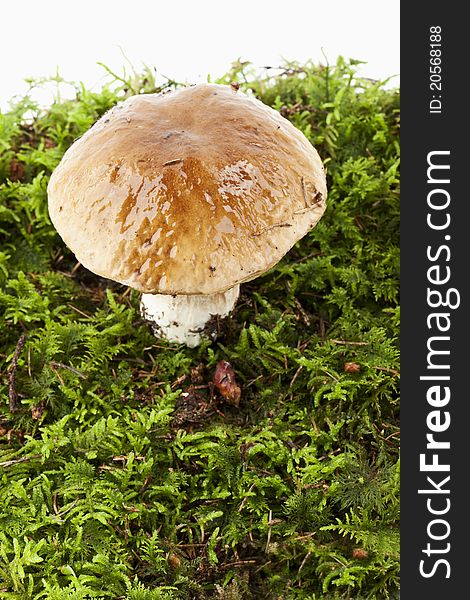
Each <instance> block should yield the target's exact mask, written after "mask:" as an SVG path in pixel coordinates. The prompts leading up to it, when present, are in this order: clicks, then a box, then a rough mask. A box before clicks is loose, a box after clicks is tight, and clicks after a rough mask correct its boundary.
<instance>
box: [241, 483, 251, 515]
mask: <svg viewBox="0 0 470 600" xmlns="http://www.w3.org/2000/svg"><path fill="white" fill-rule="evenodd" d="M254 487H255V484H254V483H252V484H251V486H250V489H249V490H248V492H247V494H246V496H244V497H243V500H242V501H241V502H240V506H239V507H238V512H239V513H240V512H242V510H243V507H244V506H245V504H246V501H247V500H248V494H250V493H251V492H252V491H253V488H254Z"/></svg>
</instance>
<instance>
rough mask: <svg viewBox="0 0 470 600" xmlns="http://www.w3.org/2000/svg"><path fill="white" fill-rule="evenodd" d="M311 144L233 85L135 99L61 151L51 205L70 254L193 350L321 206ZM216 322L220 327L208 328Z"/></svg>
mask: <svg viewBox="0 0 470 600" xmlns="http://www.w3.org/2000/svg"><path fill="white" fill-rule="evenodd" d="M326 195H327V189H326V178H325V171H324V168H323V165H322V162H321V160H320V158H319V156H318V153H317V151H316V150H315V148H314V147H313V146H312V144H311V143H310V142H309V141H308V140H307V138H306V137H305V136H304V135H303V134H302V133H301V132H300V131H299V130H298V129H296V128H295V127H294V126H293V125H292V124H291V123H290V122H289V121H288V120H287V119H285V118H284V117H282V116H281V115H280V114H279V113H278V112H277V111H275V110H273V109H272V108H270V107H268V106H266V105H265V104H263V103H262V102H260V101H259V100H257V99H255V98H252V97H250V96H248V95H246V94H244V93H242V92H241V91H240V90H237V89H236V86H227V85H215V84H199V85H194V86H190V87H185V88H181V89H178V90H176V91H172V92H167V93H162V94H142V95H138V96H132V97H130V98H128V99H127V100H125V101H124V102H122V103H120V104H117V105H116V106H115V107H114V108H112V109H111V110H110V111H108V112H107V113H106V114H105V115H103V116H102V117H101V118H100V119H99V120H98V121H97V122H96V123H95V124H94V125H93V126H92V127H91V128H90V129H89V130H88V131H87V132H86V133H85V134H84V135H83V136H82V137H81V138H80V139H78V140H77V141H75V142H74V143H73V144H72V146H71V147H70V148H69V149H68V150H67V151H66V153H65V154H64V156H63V158H62V161H61V162H60V164H59V165H58V166H57V168H56V169H55V171H54V172H53V174H52V176H51V179H50V182H49V186H48V199H49V214H50V217H51V220H52V223H53V224H54V226H55V228H56V229H57V231H58V232H59V234H60V236H61V237H62V239H63V240H64V242H65V244H66V245H67V246H68V247H69V248H70V249H71V250H72V252H74V254H75V256H76V257H77V260H78V261H79V262H80V263H81V264H82V265H83V266H84V267H86V268H87V269H89V270H90V271H93V272H94V273H96V274H98V275H101V276H102V277H106V278H108V279H113V280H114V281H117V282H120V283H122V284H125V285H128V286H130V287H132V288H134V289H136V290H139V291H140V292H142V293H143V294H142V299H141V314H142V315H143V316H144V318H145V319H147V320H149V321H150V322H151V323H152V324H153V329H154V332H155V334H156V335H157V336H159V337H162V338H166V339H168V340H170V341H174V342H179V343H184V344H186V345H188V346H191V347H194V346H196V345H198V344H199V343H200V342H201V336H204V335H206V336H212V337H213V336H214V335H215V334H214V332H210V331H208V323H210V322H214V321H216V319H214V317H224V316H227V315H228V314H229V313H230V312H231V311H232V310H233V308H234V306H235V303H236V301H237V298H238V295H239V288H240V284H241V283H243V282H246V281H249V280H251V279H254V278H255V277H258V275H260V274H262V273H264V272H265V271H266V270H268V269H269V268H271V267H272V266H274V265H275V264H276V263H277V262H278V261H279V260H280V259H281V258H282V257H283V256H284V254H285V253H286V252H287V251H288V250H289V249H290V248H291V247H292V246H293V245H294V244H295V242H297V240H299V239H300V238H301V237H303V236H304V235H305V234H306V233H307V232H308V231H309V230H310V229H312V228H313V227H314V226H315V225H316V223H317V222H318V220H319V219H320V218H321V216H322V214H323V212H324V210H325V206H326ZM214 329H215V328H214Z"/></svg>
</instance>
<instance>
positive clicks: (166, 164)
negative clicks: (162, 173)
mask: <svg viewBox="0 0 470 600" xmlns="http://www.w3.org/2000/svg"><path fill="white" fill-rule="evenodd" d="M180 162H183V159H182V158H173V159H172V160H167V161H166V162H164V163H163V166H164V167H169V166H170V165H176V164H178V163H180Z"/></svg>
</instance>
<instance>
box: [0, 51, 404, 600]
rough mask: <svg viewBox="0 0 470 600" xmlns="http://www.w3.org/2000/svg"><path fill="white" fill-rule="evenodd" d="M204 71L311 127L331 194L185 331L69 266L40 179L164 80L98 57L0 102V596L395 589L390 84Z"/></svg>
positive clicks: (395, 105)
mask: <svg viewBox="0 0 470 600" xmlns="http://www.w3.org/2000/svg"><path fill="white" fill-rule="evenodd" d="M217 81H219V82H225V83H231V82H235V81H237V82H239V83H240V86H241V88H242V89H245V90H248V89H250V90H252V91H253V92H254V93H255V94H256V95H257V96H259V97H260V98H261V99H262V100H263V101H264V102H265V103H267V104H270V105H272V106H274V107H275V108H276V109H278V110H280V111H281V113H282V114H283V115H284V116H285V117H286V118H288V119H290V120H291V121H292V122H293V123H294V124H295V125H296V126H297V127H299V128H300V129H301V130H302V131H303V132H304V133H305V134H306V136H307V137H308V138H309V139H310V140H311V141H312V143H313V144H314V145H315V146H316V147H317V149H318V151H319V153H320V155H321V156H322V158H323V160H324V162H325V165H326V167H327V169H328V187H329V197H328V208H327V211H326V213H325V215H324V217H323V219H322V220H321V221H320V223H319V224H318V226H317V227H316V228H315V229H314V230H313V231H312V232H311V233H310V234H309V235H307V236H306V237H305V238H304V239H303V240H302V241H301V242H299V243H298V244H297V245H296V246H295V247H294V248H293V249H292V251H291V252H289V253H288V255H287V256H286V257H285V258H284V259H283V260H282V261H281V262H280V263H279V264H278V265H277V266H276V267H275V268H274V269H272V270H271V271H270V272H268V273H267V274H266V275H264V276H262V277H260V278H258V279H257V280H255V281H253V282H251V283H248V284H245V285H243V287H242V294H241V299H240V301H239V303H238V305H237V308H236V311H235V313H234V316H233V318H232V319H231V320H230V321H229V322H228V323H224V324H222V325H221V330H220V336H219V338H218V340H217V342H215V343H209V342H208V343H206V344H204V345H202V346H201V347H199V348H197V349H193V350H190V349H187V348H184V347H177V346H172V345H169V344H167V343H164V342H161V341H157V340H156V339H155V338H154V337H153V336H152V334H151V332H150V330H149V328H148V327H147V325H146V324H145V323H143V322H142V320H141V318H140V316H139V312H138V300H139V298H138V294H137V293H134V292H132V291H129V290H128V289H126V288H124V287H123V286H120V285H117V284H114V283H112V282H109V281H106V280H104V279H101V278H99V277H97V276H95V275H93V274H92V273H90V272H88V271H86V270H85V269H84V268H82V267H81V266H80V265H77V264H76V261H75V259H74V256H73V255H72V254H71V253H70V251H68V249H67V248H66V247H65V246H64V244H63V243H62V241H61V239H60V238H59V236H58V235H57V234H56V232H55V230H54V228H53V227H52V225H51V223H50V221H49V218H48V213H47V196H46V186H47V182H48V178H49V176H50V173H51V172H52V170H53V169H54V167H55V166H56V165H57V164H58V162H59V160H60V158H61V156H62V154H63V153H64V151H65V150H66V149H67V147H68V146H69V145H70V144H71V143H72V142H73V140H74V139H76V138H77V137H78V136H80V135H81V134H83V132H84V131H85V130H86V129H87V128H88V127H89V126H90V125H92V123H93V122H94V121H95V120H96V119H97V118H98V117H99V116H100V115H101V114H103V113H104V112H105V111H106V110H107V109H109V108H110V107H111V106H112V105H114V104H115V103H116V102H117V101H118V100H120V99H123V98H124V97H126V96H127V95H130V94H133V93H145V92H154V91H158V90H159V89H162V88H163V87H175V86H177V85H178V84H176V83H174V82H166V83H164V84H163V85H162V86H161V87H159V86H158V85H157V84H156V82H155V79H154V78H153V75H152V73H151V72H150V71H149V70H144V72H143V73H142V74H141V75H140V74H135V73H134V74H133V75H132V76H131V77H127V76H124V77H120V78H117V77H113V76H112V74H110V83H109V84H108V85H106V86H105V87H104V88H103V89H102V90H101V91H100V92H91V91H89V90H87V89H85V88H84V87H83V86H81V85H77V86H76V97H75V98H74V99H73V100H59V99H57V100H56V101H55V102H54V103H53V104H52V105H51V106H50V107H48V108H41V107H39V106H37V105H36V104H35V103H34V102H33V101H32V100H30V99H29V98H28V97H25V98H22V99H19V100H17V101H16V102H15V103H12V105H11V109H10V110H9V111H7V112H5V113H3V114H0V153H1V154H0V239H1V244H0V331H1V338H0V369H1V373H2V376H1V378H0V398H1V406H0V478H1V479H0V481H1V484H0V598H11V599H13V598H15V599H23V598H36V599H39V598H44V599H48V600H62V599H64V600H65V599H69V600H82V599H88V598H103V599H108V598H113V599H128V600H157V599H158V600H189V599H195V600H196V599H197V600H208V599H213V600H241V599H243V600H281V599H282V600H317V599H320V598H331V599H336V598H337V599H346V598H358V599H361V598H364V599H366V598H395V597H398V587H399V585H398V568H399V562H398V560H399V556H398V553H399V530H398V521H399V429H398V425H399V424H398V417H399V404H398V402H399V397H398V390H399V388H398V384H399V372H398V369H399V346H398V332H399V330H398V327H399V305H398V301H399V297H398V293H399V284H398V276H399V170H398V169H399V139H398V136H399V92H398V90H397V89H388V88H386V87H384V86H383V85H382V84H381V83H378V82H373V81H368V80H363V79H360V78H359V77H357V75H356V72H355V65H354V61H345V60H343V59H339V61H338V63H337V64H336V65H333V66H317V65H313V64H305V65H299V64H289V65H285V67H283V68H281V69H270V70H264V71H254V70H250V66H247V65H240V64H238V65H234V67H233V69H232V71H231V72H230V73H228V74H227V75H225V76H224V77H222V78H220V79H218V80H217ZM220 360H226V361H229V362H230V363H231V364H232V366H233V368H234V370H235V374H236V377H237V380H238V382H239V383H240V385H241V388H242V396H241V402H240V405H239V406H238V407H236V406H232V405H230V404H229V403H227V402H226V401H225V400H224V398H223V397H221V396H220V394H218V392H217V389H216V388H214V386H213V384H212V379H213V374H214V370H215V367H216V365H217V363H218V361H220ZM10 403H12V404H13V408H16V410H13V411H10Z"/></svg>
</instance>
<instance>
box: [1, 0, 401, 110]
mask: <svg viewBox="0 0 470 600" xmlns="http://www.w3.org/2000/svg"><path fill="white" fill-rule="evenodd" d="M0 20H1V24H2V26H1V35H0V57H1V77H0V81H1V84H0V86H1V87H0V109H2V110H5V109H6V108H7V106H8V101H9V100H10V98H12V97H13V96H14V95H15V94H21V93H24V92H25V91H26V90H27V89H28V86H27V84H25V83H24V79H25V78H26V77H31V76H32V77H47V76H51V75H54V74H55V73H56V70H57V69H59V73H60V75H62V76H63V77H64V78H65V79H67V80H72V81H82V82H84V84H85V85H86V86H87V87H92V88H93V89H96V90H98V89H100V87H101V85H102V84H103V83H104V82H105V81H106V80H109V78H108V77H107V76H106V74H105V71H104V70H103V68H102V67H100V66H98V65H97V62H98V61H100V62H103V63H105V64H106V65H108V67H110V68H111V69H112V70H114V71H117V72H119V73H120V74H122V69H123V66H124V65H126V68H127V70H128V71H129V63H128V62H127V59H128V60H129V61H130V62H131V63H132V64H133V65H134V67H135V68H136V70H137V71H138V70H139V68H140V67H141V66H142V64H146V65H148V66H149V67H152V68H153V67H155V68H156V70H157V74H159V75H165V76H168V77H170V78H172V79H176V80H178V81H185V82H188V83H197V82H198V81H204V80H206V79H207V76H208V74H210V75H211V76H213V78H214V77H217V76H220V75H223V74H224V73H225V72H226V71H228V70H229V68H230V65H231V63H232V62H233V61H235V60H237V59H238V58H241V59H242V60H248V61H251V62H252V63H253V64H254V65H255V66H258V67H262V66H266V65H269V66H277V65H278V64H279V63H280V62H281V61H282V59H283V58H284V59H286V60H297V61H301V62H303V61H305V60H307V59H313V60H314V62H322V63H323V64H325V62H326V60H328V62H330V63H334V62H335V60H336V57H337V56H338V55H342V56H344V57H345V58H354V59H358V60H362V61H366V63H367V64H366V65H363V66H361V68H360V69H361V70H360V73H361V74H362V75H364V76H367V77H371V78H374V79H384V78H387V77H390V76H395V77H394V78H393V79H392V81H391V85H394V86H398V85H399V77H398V74H399V65H400V57H399V0H387V1H384V0H382V1H381V0H331V1H328V0H322V1H318V0H310V1H308V0H290V1H289V0H283V1H279V0H271V1H267V0H236V1H228V2H224V1H223V0H219V1H212V0H193V1H189V0H163V1H158V0H154V1H150V0H128V1H123V0H93V1H91V0H81V1H76V0H63V1H60V0H44V1H41V0H2V1H1V2H0ZM124 55H125V57H126V58H125V57H124ZM325 57H326V58H325ZM36 98H38V99H39V100H40V101H41V102H43V103H47V102H50V101H51V98H52V96H50V95H47V96H46V95H44V94H43V95H42V96H41V95H39V96H37V95H36Z"/></svg>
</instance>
